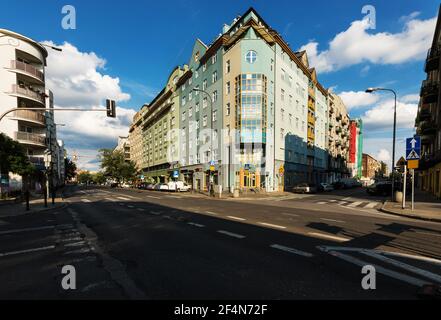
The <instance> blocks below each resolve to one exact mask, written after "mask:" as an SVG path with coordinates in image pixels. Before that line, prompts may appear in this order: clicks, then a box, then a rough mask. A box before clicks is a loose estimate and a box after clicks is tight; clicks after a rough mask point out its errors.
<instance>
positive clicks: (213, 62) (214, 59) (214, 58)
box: [211, 53, 217, 64]
mask: <svg viewBox="0 0 441 320" xmlns="http://www.w3.org/2000/svg"><path fill="white" fill-rule="evenodd" d="M216 62H217V53H215V54H214V55H213V56H212V57H211V64H215V63H216Z"/></svg>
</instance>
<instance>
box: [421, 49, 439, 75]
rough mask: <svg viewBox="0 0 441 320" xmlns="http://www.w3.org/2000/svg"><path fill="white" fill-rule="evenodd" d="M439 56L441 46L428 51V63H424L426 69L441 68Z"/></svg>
mask: <svg viewBox="0 0 441 320" xmlns="http://www.w3.org/2000/svg"><path fill="white" fill-rule="evenodd" d="M439 56H440V46H436V47H435V48H431V49H429V51H428V52H427V58H426V63H425V64H424V71H425V72H427V73H428V72H430V71H433V70H437V69H438V68H439Z"/></svg>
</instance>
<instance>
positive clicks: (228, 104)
mask: <svg viewBox="0 0 441 320" xmlns="http://www.w3.org/2000/svg"><path fill="white" fill-rule="evenodd" d="M230 113H231V105H230V103H227V107H226V115H227V116H229V115H230Z"/></svg>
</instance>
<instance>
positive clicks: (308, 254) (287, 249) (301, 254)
mask: <svg viewBox="0 0 441 320" xmlns="http://www.w3.org/2000/svg"><path fill="white" fill-rule="evenodd" d="M270 247H271V248H274V249H278V250H282V251H285V252H289V253H294V254H297V255H300V256H304V257H308V258H311V257H313V256H314V255H313V254H312V253H309V252H305V251H301V250H297V249H294V248H290V247H286V246H282V245H280V244H272V245H270Z"/></svg>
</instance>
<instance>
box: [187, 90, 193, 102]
mask: <svg viewBox="0 0 441 320" xmlns="http://www.w3.org/2000/svg"><path fill="white" fill-rule="evenodd" d="M192 99H193V91H190V92H189V93H188V101H191V100H192Z"/></svg>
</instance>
